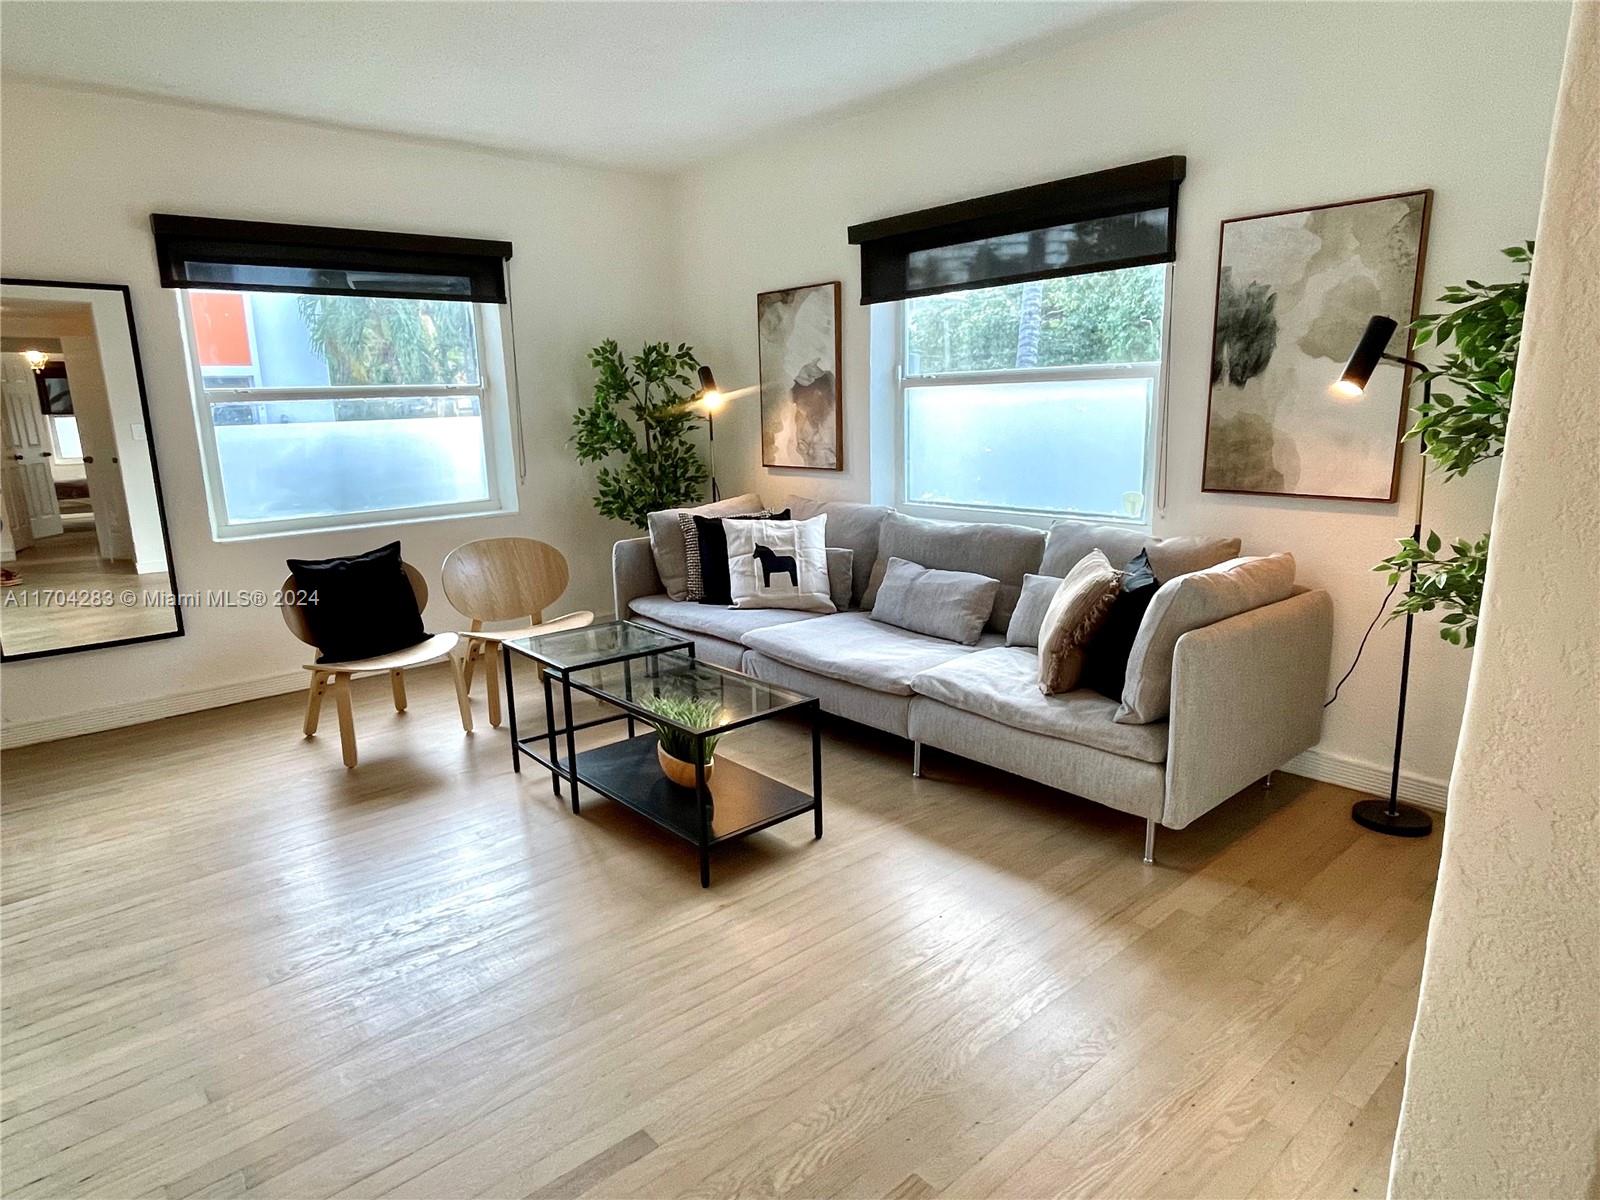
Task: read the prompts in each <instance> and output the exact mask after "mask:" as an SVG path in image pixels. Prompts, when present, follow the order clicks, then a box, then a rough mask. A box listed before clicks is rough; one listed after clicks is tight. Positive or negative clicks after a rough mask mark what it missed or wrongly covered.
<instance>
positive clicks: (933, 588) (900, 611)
mask: <svg viewBox="0 0 1600 1200" xmlns="http://www.w3.org/2000/svg"><path fill="white" fill-rule="evenodd" d="M999 586H1000V585H999V583H997V582H996V581H995V580H993V579H990V578H989V577H988V576H987V575H974V574H973V573H972V572H970V571H934V570H931V569H929V568H928V567H923V566H918V565H917V564H916V563H912V562H907V561H906V560H905V559H903V558H891V559H890V560H889V569H888V570H887V571H886V572H884V576H883V582H882V583H880V584H879V585H878V595H877V598H876V599H875V600H874V601H873V602H872V619H873V620H874V621H882V622H883V623H884V624H885V625H894V626H897V627H898V628H900V629H909V630H911V632H912V633H926V634H928V635H929V636H930V637H936V638H944V639H945V640H946V641H951V642H960V643H961V644H962V645H963V646H975V645H977V644H978V639H979V638H980V637H982V636H983V627H984V625H985V624H986V623H987V622H988V620H989V614H990V613H992V612H993V611H994V593H995V589H996V588H998V587H999Z"/></svg>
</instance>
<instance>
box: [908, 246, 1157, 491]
mask: <svg viewBox="0 0 1600 1200" xmlns="http://www.w3.org/2000/svg"><path fill="white" fill-rule="evenodd" d="M1167 277H1168V267H1167V266H1166V265H1164V264H1162V265H1154V266H1140V267H1130V268H1127V269H1124V270H1115V271H1101V272H1097V273H1093V274H1079V275H1068V276H1060V277H1056V278H1052V279H1046V280H1041V281H1037V282H1031V283H1016V284H1009V285H1006V286H1003V287H991V288H981V289H976V290H970V291H961V292H954V293H950V294H946V295H938V296H920V297H912V298H909V299H906V300H903V301H901V302H900V305H901V313H900V326H901V328H900V337H899V339H898V340H899V345H900V356H901V357H900V370H899V372H898V375H899V380H900V399H901V404H900V421H901V433H902V439H903V440H902V445H903V448H904V450H903V454H902V456H901V464H900V479H899V483H900V487H899V492H900V495H899V500H900V502H901V503H902V504H904V505H907V506H910V507H912V508H913V509H915V508H916V507H918V506H921V507H924V508H927V509H930V510H937V509H952V508H955V509H980V510H981V509H987V510H995V511H1002V512H1013V513H1031V514H1039V515H1062V514H1066V515H1074V516H1092V517H1100V518H1111V519H1120V520H1127V521H1139V522H1143V521H1145V520H1146V519H1147V513H1148V511H1149V494H1150V485H1151V479H1152V476H1153V469H1152V464H1153V460H1154V454H1153V440H1154V439H1153V433H1154V423H1155V412H1156V402H1157V397H1158V396H1159V394H1160V375H1161V357H1162V353H1161V352H1162V335H1163V328H1164V325H1165V314H1166V296H1167Z"/></svg>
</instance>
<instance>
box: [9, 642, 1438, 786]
mask: <svg viewBox="0 0 1600 1200" xmlns="http://www.w3.org/2000/svg"><path fill="white" fill-rule="evenodd" d="M305 686H306V673H305V671H304V670H299V671H289V672H285V673H283V674H279V675H268V676H265V677H263V678H261V679H247V680H243V681H241V682H238V683H226V684H222V685H220V686H218V687H212V688H202V689H200V690H199V691H193V692H183V693H180V694H179V695H175V696H155V697H152V698H150V699H148V700H136V701H134V702H132V703H131V704H116V705H111V706H109V707H105V708H97V709H93V710H91V711H89V712H80V713H74V714H72V715H71V716H66V717H49V718H46V719H45V720H42V721H15V722H12V723H11V724H9V725H6V726H5V727H4V728H3V729H0V749H6V750H10V749H13V748H15V747H19V746H31V745H34V744H35V743H37V742H54V741H59V740H61V739H62V738H70V737H78V736H80V735H81V734H85V733H100V732H102V731H103V730H107V729H120V728H123V727H124V726H127V725H143V724H144V723H145V722H146V721H159V720H161V719H162V718H163V717H176V716H181V715H182V714H184V713H192V712H199V711H201V710H202V709H207V708H222V707H224V706H225V705H229V704H242V703H244V702H245V701H246V700H261V699H264V698H265V697H267V696H281V695H283V694H284V693H285V692H296V691H299V690H301V689H302V688H304V687H305ZM1283 770H1285V771H1288V772H1290V773H1291V774H1294V775H1304V776H1306V777H1307V778H1310V779H1318V780H1321V781H1322V782H1324V783H1336V784H1338V785H1339V786H1341V787H1347V788H1351V789H1353V790H1355V791H1358V792H1367V793H1370V794H1372V795H1376V796H1387V795H1388V794H1389V769H1388V768H1387V767H1382V766H1379V765H1378V764H1377V763H1369V762H1362V761H1361V760H1360V759H1355V758H1348V757H1346V756H1345V755H1342V754H1330V753H1328V752H1327V751H1325V750H1306V751H1304V752H1303V753H1301V754H1297V755H1296V756H1295V757H1294V758H1292V759H1290V760H1289V761H1288V762H1286V763H1284V764H1283ZM1449 788H1450V785H1449V781H1448V780H1444V779H1434V778H1431V777H1429V776H1426V775H1413V774H1409V773H1407V772H1405V771H1402V772H1401V773H1400V798H1401V799H1402V800H1406V801H1409V802H1410V803H1412V804H1420V805H1422V806H1423V807H1424V808H1431V809H1435V810H1438V811H1441V812H1442V811H1443V810H1444V806H1445V797H1446V795H1447V794H1448V792H1449Z"/></svg>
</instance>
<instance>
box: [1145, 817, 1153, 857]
mask: <svg viewBox="0 0 1600 1200" xmlns="http://www.w3.org/2000/svg"><path fill="white" fill-rule="evenodd" d="M1144 861H1145V862H1147V863H1153V862H1155V861H1156V819H1155V818H1154V817H1148V818H1146V820H1145V823H1144Z"/></svg>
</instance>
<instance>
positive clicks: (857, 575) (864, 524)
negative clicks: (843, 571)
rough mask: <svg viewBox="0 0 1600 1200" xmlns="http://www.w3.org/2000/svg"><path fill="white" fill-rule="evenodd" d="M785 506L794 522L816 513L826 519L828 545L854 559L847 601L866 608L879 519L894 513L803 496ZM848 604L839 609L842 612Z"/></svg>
mask: <svg viewBox="0 0 1600 1200" xmlns="http://www.w3.org/2000/svg"><path fill="white" fill-rule="evenodd" d="M786 507H787V508H788V509H789V511H790V512H791V513H792V514H794V519H795V520H797V521H804V520H808V519H809V518H811V517H815V516H818V515H820V514H824V513H825V514H826V515H827V518H828V544H829V545H830V546H838V547H842V548H843V549H846V550H849V551H850V552H851V554H852V555H854V558H853V559H852V562H851V567H850V572H851V580H850V601H851V603H852V604H859V605H860V606H861V607H863V608H867V607H869V605H867V604H866V602H865V601H864V600H863V599H862V597H863V596H865V595H866V594H867V581H868V579H869V578H870V577H871V575H872V568H873V565H874V564H875V563H876V562H877V561H878V529H879V527H880V526H882V524H883V519H884V518H885V517H887V516H888V515H889V514H890V513H891V512H893V511H894V510H893V509H891V508H888V507H887V506H885V505H882V504H856V503H854V502H852V501H849V500H811V499H807V498H806V497H805V496H790V497H789V500H788V503H787V505H786ZM848 607H850V606H849V605H843V604H841V605H840V606H839V608H840V611H841V612H842V611H843V610H844V609H845V608H848Z"/></svg>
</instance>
